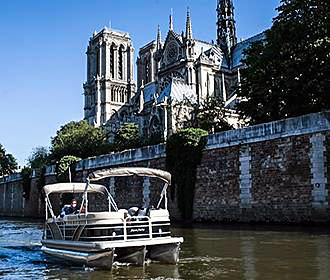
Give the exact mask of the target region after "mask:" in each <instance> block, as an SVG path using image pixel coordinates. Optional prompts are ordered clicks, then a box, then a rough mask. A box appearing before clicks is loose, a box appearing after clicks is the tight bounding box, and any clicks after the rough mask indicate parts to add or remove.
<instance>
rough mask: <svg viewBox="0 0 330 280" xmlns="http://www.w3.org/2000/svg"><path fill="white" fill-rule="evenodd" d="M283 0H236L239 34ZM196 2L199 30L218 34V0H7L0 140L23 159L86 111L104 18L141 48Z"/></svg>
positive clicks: (1, 19)
mask: <svg viewBox="0 0 330 280" xmlns="http://www.w3.org/2000/svg"><path fill="white" fill-rule="evenodd" d="M279 2H280V0H234V5H235V19H236V27H237V37H238V38H239V39H240V38H242V39H244V38H248V37H250V36H253V35H255V34H257V33H259V32H261V31H263V30H265V29H266V28H269V27H270V26H271V22H272V18H273V17H274V16H276V14H277V13H276V11H275V8H276V7H277V6H278V5H279ZM187 6H189V8H190V12H191V18H192V28H193V36H194V37H195V38H198V39H201V40H205V41H211V40H216V25H215V22H216V11H215V6H216V0H166V1H165V0H139V1H137V0H126V1H115V0H94V1H88V0H56V1H55V0H53V1H51V0H28V1H27V0H1V1H0V34H1V35H0V36H1V39H0V65H1V67H0V143H1V144H2V145H4V147H5V149H6V150H7V152H8V153H12V154H13V155H14V156H15V157H16V158H17V160H18V163H19V164H20V165H24V164H25V161H26V159H27V158H28V156H29V155H30V154H31V152H32V149H33V148H35V147H37V146H49V145H50V139H51V137H52V136H54V135H55V133H56V131H57V130H58V129H59V127H60V126H61V125H63V124H65V123H67V122H69V121H71V120H80V119H82V118H83V95H82V93H83V89H82V83H83V82H84V81H85V78H86V55H85V51H86V47H87V44H88V40H89V37H90V36H91V35H92V33H93V31H94V30H97V31H99V30H100V29H102V28H103V27H104V26H109V22H111V26H112V28H114V29H119V30H123V31H127V32H129V33H130V35H131V38H132V40H133V44H134V47H135V56H136V54H137V52H138V49H139V48H140V47H141V46H143V45H144V44H145V43H147V42H148V41H151V40H152V39H154V38H155V37H156V32H157V25H158V24H160V27H161V31H162V36H163V38H164V37H165V36H166V34H167V31H168V16H169V13H170V9H171V8H173V11H174V29H175V31H176V32H178V33H181V31H182V30H184V29H185V19H186V9H187Z"/></svg>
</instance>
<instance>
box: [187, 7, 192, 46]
mask: <svg viewBox="0 0 330 280" xmlns="http://www.w3.org/2000/svg"><path fill="white" fill-rule="evenodd" d="M186 38H187V39H188V40H191V39H192V27H191V19H190V11H189V7H188V8H187V20H186Z"/></svg>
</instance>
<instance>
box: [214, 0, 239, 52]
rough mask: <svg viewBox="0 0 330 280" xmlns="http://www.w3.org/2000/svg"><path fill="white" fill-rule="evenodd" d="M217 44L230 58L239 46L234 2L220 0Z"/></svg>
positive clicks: (218, 4) (218, 5)
mask: <svg viewBox="0 0 330 280" xmlns="http://www.w3.org/2000/svg"><path fill="white" fill-rule="evenodd" d="M217 16H218V21H217V44H218V45H219V46H220V47H221V48H222V50H223V51H225V53H227V55H228V56H231V49H232V48H233V47H234V46H235V45H236V44H237V38H236V26H235V19H234V5H233V1H232V0H218V3H217Z"/></svg>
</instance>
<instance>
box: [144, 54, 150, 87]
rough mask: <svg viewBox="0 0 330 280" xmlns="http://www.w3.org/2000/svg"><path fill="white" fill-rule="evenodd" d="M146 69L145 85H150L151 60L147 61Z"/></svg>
mask: <svg viewBox="0 0 330 280" xmlns="http://www.w3.org/2000/svg"><path fill="white" fill-rule="evenodd" d="M144 67H145V69H144V75H145V83H146V84H147V83H149V82H150V80H151V79H150V61H149V59H146V61H145V66H144Z"/></svg>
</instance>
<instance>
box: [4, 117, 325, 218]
mask: <svg viewBox="0 0 330 280" xmlns="http://www.w3.org/2000/svg"><path fill="white" fill-rule="evenodd" d="M329 156H330V111H327V112H323V113H318V114H310V115H306V116H302V117H298V118H291V119H287V120H281V121H276V122H271V123H265V124H260V125H256V126H251V127H248V128H243V129H237V130H232V131H226V132H222V133H217V134H212V135H209V136H208V139H207V146H206V149H205V150H204V151H203V157H202V161H201V164H200V165H199V166H198V168H197V181H196V186H195V195H194V204H193V220H194V221H196V222H201V221H206V222H218V223H225V222H253V223H329V222H330V215H329V214H330V213H329V211H330V208H329V196H328V189H329V179H330V168H329V164H328V159H329ZM165 160H166V153H165V146H164V145H163V144H161V145H156V146H149V147H144V148H141V149H136V150H127V151H124V152H121V153H113V154H110V155H104V156H100V157H95V158H89V159H85V160H82V161H80V162H79V164H78V166H77V168H76V171H77V172H76V173H77V175H76V178H75V181H83V179H84V178H86V176H87V174H88V173H89V172H91V171H93V170H96V169H103V168H111V167H118V166H144V167H152V168H159V169H165V168H166V165H165ZM55 179H56V177H55V174H54V168H51V167H49V168H48V170H47V174H46V182H47V183H53V182H55ZM102 183H104V184H105V185H106V186H108V188H109V190H110V192H111V193H112V194H114V197H115V199H116V201H117V202H118V206H119V207H120V208H127V207H130V206H136V205H137V206H143V205H146V203H148V202H149V205H151V204H155V203H156V202H157V198H158V196H159V192H160V190H161V183H160V182H158V183H157V181H156V179H150V180H146V179H144V178H129V179H124V178H120V179H115V180H113V179H107V180H104V181H103V182H102ZM38 197H39V194H38V191H37V189H36V178H33V179H32V191H31V198H30V200H25V199H23V197H22V183H21V181H20V176H19V175H16V176H11V177H4V178H0V216H18V217H23V216H30V217H31V216H32V217H37V216H42V215H43V213H44V210H43V205H42V204H43V203H42V202H41V200H39V199H38ZM38 201H39V202H38ZM169 209H170V212H171V215H172V217H173V218H174V219H177V220H180V218H181V216H180V213H179V210H178V208H177V204H176V201H175V200H174V201H173V200H171V198H169Z"/></svg>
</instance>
